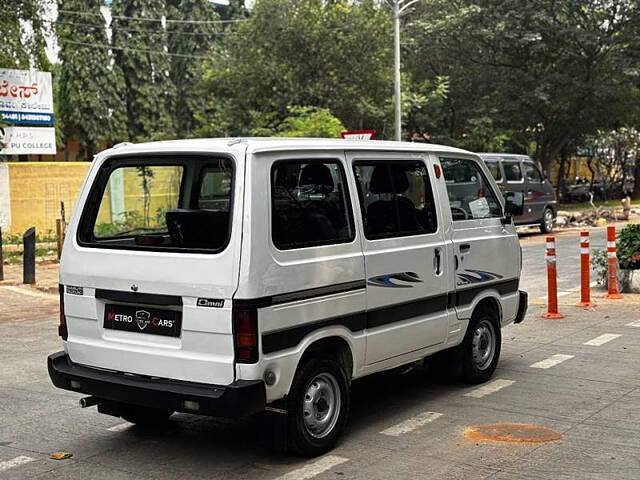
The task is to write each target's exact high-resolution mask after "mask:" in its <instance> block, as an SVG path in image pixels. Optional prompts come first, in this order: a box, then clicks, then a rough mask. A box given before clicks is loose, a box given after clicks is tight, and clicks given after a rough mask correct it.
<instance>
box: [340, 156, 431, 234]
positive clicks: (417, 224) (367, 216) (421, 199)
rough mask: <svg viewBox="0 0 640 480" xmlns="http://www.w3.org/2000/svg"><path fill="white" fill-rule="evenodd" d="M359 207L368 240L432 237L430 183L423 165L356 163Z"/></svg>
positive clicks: (420, 163) (418, 163) (413, 162)
mask: <svg viewBox="0 0 640 480" xmlns="http://www.w3.org/2000/svg"><path fill="white" fill-rule="evenodd" d="M353 168H354V173H355V177H356V181H357V183H358V194H359V197H360V207H361V210H362V218H363V221H364V227H365V235H366V237H367V238H368V239H376V238H385V237H399V236H406V235H420V234H426V233H434V232H435V231H436V230H437V229H438V221H437V217H436V206H435V202H434V199H433V191H432V189H431V182H430V181H429V176H428V174H427V168H426V166H425V164H424V163H423V162H416V161H410V162H404V161H392V162H384V161H371V162H366V161H365V162H356V164H355V166H354V167H353Z"/></svg>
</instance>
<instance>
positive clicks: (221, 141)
mask: <svg viewBox="0 0 640 480" xmlns="http://www.w3.org/2000/svg"><path fill="white" fill-rule="evenodd" d="M236 144H245V145H247V150H248V151H249V152H250V153H254V152H265V151H278V150H292V149H305V150H307V149H308V150H377V151H379V150H395V151H398V150H403V151H412V152H436V153H437V152H447V153H463V154H467V155H475V154H474V153H473V152H469V151H467V150H462V149H460V148H455V147H449V146H446V145H436V144H432V143H411V142H391V141H383V140H373V141H372V140H345V139H341V138H274V137H229V138H194V139H186V140H166V141H160V142H148V143H137V144H133V143H121V144H118V145H115V146H113V147H112V148H111V149H109V150H107V151H106V152H108V153H109V154H117V155H122V154H138V153H158V152H166V151H178V152H179V151H201V152H204V151H219V152H226V151H229V150H230V148H231V147H233V146H234V145H236ZM106 152H105V153H106Z"/></svg>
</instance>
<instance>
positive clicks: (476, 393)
mask: <svg viewBox="0 0 640 480" xmlns="http://www.w3.org/2000/svg"><path fill="white" fill-rule="evenodd" d="M514 383H516V382H515V381H513V380H503V379H498V380H494V381H493V382H491V383H487V384H486V385H483V386H482V387H480V388H476V389H475V390H472V391H470V392H469V393H465V394H464V396H465V397H473V398H481V397H484V396H486V395H489V394H491V393H494V392H497V391H498V390H502V389H503V388H505V387H508V386H509V385H513V384H514Z"/></svg>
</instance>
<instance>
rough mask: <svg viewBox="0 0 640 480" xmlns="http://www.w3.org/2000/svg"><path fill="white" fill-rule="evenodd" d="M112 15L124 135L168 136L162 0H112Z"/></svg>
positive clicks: (169, 97) (170, 92)
mask: <svg viewBox="0 0 640 480" xmlns="http://www.w3.org/2000/svg"><path fill="white" fill-rule="evenodd" d="M112 15H113V20H112V22H111V25H112V29H113V37H112V39H113V46H114V57H115V65H116V68H117V69H118V70H119V71H120V72H121V74H122V76H123V88H122V90H121V91H120V95H121V96H122V98H123V101H124V104H125V109H126V124H127V133H128V137H129V139H130V140H133V141H147V140H158V139H164V138H171V137H173V136H174V135H175V128H174V121H173V117H172V114H171V108H172V106H173V105H174V96H175V89H174V86H173V85H172V83H171V80H170V78H169V71H170V67H171V63H170V56H169V55H168V54H167V51H166V47H167V38H166V31H165V28H164V26H163V21H162V17H163V16H165V15H166V11H165V2H164V1H162V0H114V1H113V6H112Z"/></svg>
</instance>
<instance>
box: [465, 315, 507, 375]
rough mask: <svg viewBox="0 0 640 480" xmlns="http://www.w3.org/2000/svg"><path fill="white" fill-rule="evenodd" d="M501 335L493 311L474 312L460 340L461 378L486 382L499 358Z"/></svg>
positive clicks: (498, 323)
mask: <svg viewBox="0 0 640 480" xmlns="http://www.w3.org/2000/svg"><path fill="white" fill-rule="evenodd" d="M501 343H502V335H501V332H500V322H499V320H498V318H497V315H496V314H495V313H494V312H491V311H489V310H488V309H487V310H480V311H478V312H475V313H474V314H473V316H472V317H471V320H470V322H469V327H468V328H467V333H466V334H465V337H464V341H463V342H462V345H461V349H462V380H463V381H465V382H467V383H474V384H475V383H482V382H486V381H487V380H489V379H490V378H491V377H492V376H493V372H495V370H496V367H497V366H498V360H499V358H500V347H501Z"/></svg>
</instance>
